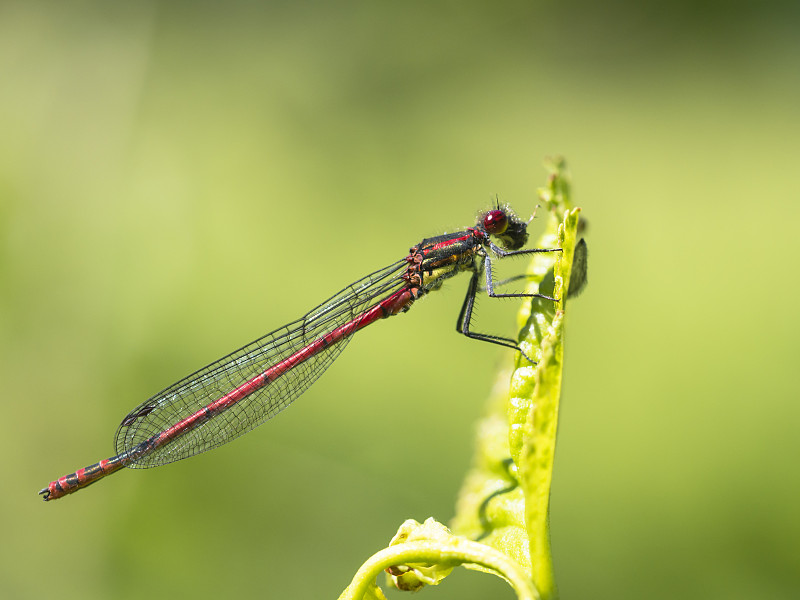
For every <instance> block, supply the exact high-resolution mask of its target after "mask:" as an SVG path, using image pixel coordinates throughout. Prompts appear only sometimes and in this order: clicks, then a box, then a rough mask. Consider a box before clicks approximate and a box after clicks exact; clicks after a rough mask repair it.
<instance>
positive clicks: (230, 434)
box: [39, 203, 561, 500]
mask: <svg viewBox="0 0 800 600" xmlns="http://www.w3.org/2000/svg"><path fill="white" fill-rule="evenodd" d="M532 218H533V217H531V219H532ZM529 223H530V220H528V221H523V220H521V219H519V218H518V217H517V216H516V215H515V214H514V213H513V212H512V211H511V209H510V208H509V207H507V206H501V205H500V204H499V203H497V204H496V206H495V208H493V209H491V210H488V211H486V212H484V213H482V214H481V215H480V216H479V217H478V220H477V223H476V224H475V226H473V227H469V228H467V229H464V230H463V231H457V232H455V233H448V234H444V235H439V236H436V237H431V238H426V239H424V240H422V241H421V242H420V243H418V244H416V245H415V246H413V247H412V248H411V249H410V251H409V253H408V254H407V255H406V256H405V257H403V258H401V259H400V260H398V261H395V262H393V263H391V264H390V265H388V266H386V267H384V268H382V269H379V270H377V271H375V272H374V273H371V274H369V275H367V276H366V277H363V278H362V279H359V280H358V281H356V282H355V283H352V284H350V285H348V286H347V287H345V288H344V289H343V290H341V291H340V292H338V293H337V294H335V295H333V296H331V297H330V298H328V299H327V300H325V301H324V302H323V303H322V304H320V305H319V306H317V307H315V308H312V309H311V310H310V311H309V312H307V313H306V314H305V315H303V316H302V317H300V318H299V319H297V320H296V321H293V322H291V323H289V324H287V325H284V326H283V327H280V328H279V329H276V330H275V331H273V332H271V333H268V334H266V335H265V336H263V337H261V338H259V339H257V340H256V341H254V342H252V343H250V344H248V345H246V346H243V347H242V348H239V349H238V350H236V351H234V352H232V353H231V354H228V355H227V356H224V357H222V358H220V359H219V360H217V361H215V362H213V363H211V364H210V365H207V366H205V367H203V368H202V369H200V370H198V371H195V372H194V373H192V374H191V375H188V376H186V377H184V378H183V379H181V380H180V381H178V382H177V383H174V384H173V385H171V386H169V387H167V388H165V389H163V390H162V391H160V392H159V393H157V394H156V395H154V396H153V397H151V398H149V399H148V400H146V401H145V402H143V403H142V404H140V405H139V406H137V407H136V408H134V409H133V410H132V411H131V412H130V413H129V414H128V415H127V416H126V417H125V418H124V419H123V420H122V423H121V424H120V426H119V429H118V430H117V435H116V456H113V457H112V458H108V459H106V460H101V461H100V462H98V463H96V464H93V465H91V466H88V467H85V468H83V469H79V470H78V471H75V472H74V473H71V474H69V475H65V476H64V477H61V478H59V479H57V480H56V481H52V482H50V484H49V485H48V486H47V487H46V488H44V489H43V490H41V491H40V492H39V494H41V495H42V497H43V499H44V500H55V499H57V498H61V497H62V496H65V495H67V494H71V493H73V492H76V491H78V490H80V489H83V488H85V487H87V486H89V485H91V484H92V483H95V482H97V481H99V480H100V479H102V478H104V477H106V476H107V475H110V474H111V473H114V472H116V471H118V470H120V469H121V468H122V467H131V468H147V467H157V466H161V465H164V464H167V463H170V462H173V461H176V460H180V459H182V458H187V457H189V456H193V455H195V454H199V453H200V452H205V451H206V450H210V449H212V448H215V447H217V446H220V445H222V444H225V443H227V442H229V441H231V440H232V439H234V438H236V437H238V436H240V435H242V434H243V433H246V432H248V431H250V430H251V429H253V428H255V427H256V426H258V425H260V424H261V423H263V422H265V421H267V420H268V419H271V418H272V417H274V416H275V415H276V414H278V413H279V412H280V411H282V410H283V409H284V408H286V407H287V406H288V405H289V404H291V403H292V402H293V401H294V400H295V399H296V398H297V397H298V396H300V395H301V394H302V393H303V392H304V391H305V390H307V389H308V388H309V387H310V386H311V384H312V383H314V381H315V380H316V379H317V378H318V377H319V376H320V375H321V374H322V373H323V372H324V371H325V369H327V368H328V367H329V366H330V364H331V363H332V362H333V361H334V360H335V359H336V358H337V357H338V355H339V354H340V353H341V352H342V350H344V348H345V346H346V345H347V343H348V342H349V341H350V339H351V338H352V337H353V335H354V334H355V333H356V332H358V331H360V330H361V329H363V328H364V327H366V326H367V325H371V324H372V323H375V322H376V321H379V320H380V319H385V318H387V317H391V316H394V315H397V314H400V313H404V312H406V311H408V310H409V309H410V308H411V306H412V305H413V304H414V302H415V301H416V300H418V299H419V298H421V297H422V296H424V295H425V294H427V293H429V292H432V291H434V290H438V289H439V288H440V287H441V286H442V284H443V283H444V282H445V281H446V280H447V279H449V278H450V277H453V276H455V275H457V274H459V273H461V272H467V273H469V274H470V281H469V286H468V287H467V294H466V296H465V298H464V303H463V304H462V306H461V312H460V313H459V316H458V322H457V325H456V329H457V331H458V332H459V333H462V334H464V335H465V336H467V337H469V338H472V339H475V340H480V341H483V342H489V343H492V344H497V345H499V346H505V347H508V348H513V349H515V350H518V351H520V352H521V350H520V348H519V346H518V344H517V342H516V341H515V340H513V339H511V338H506V337H500V336H495V335H488V334H485V333H478V332H475V331H473V330H472V329H471V321H472V312H473V307H474V303H475V296H476V294H477V292H478V291H481V289H479V288H480V283H481V277H482V276H483V277H484V281H485V291H486V292H487V293H488V295H489V296H490V297H492V298H509V297H511V298H518V297H541V298H546V299H548V300H552V301H554V302H555V301H556V300H555V299H554V298H551V297H549V296H545V295H542V294H522V293H511V294H504V293H497V292H496V291H495V285H496V284H495V282H494V280H493V277H492V266H493V261H494V260H495V259H503V258H506V257H509V256H519V255H524V254H534V253H539V252H560V251H561V249H560V248H553V249H540V248H532V249H523V246H524V245H525V243H526V242H527V241H528V232H527V227H528V224H529ZM494 240H497V243H495V241H494ZM526 358H527V357H526ZM529 360H530V359H529ZM531 362H532V361H531Z"/></svg>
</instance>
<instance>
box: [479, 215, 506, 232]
mask: <svg viewBox="0 0 800 600" xmlns="http://www.w3.org/2000/svg"><path fill="white" fill-rule="evenodd" d="M507 227H508V217H507V216H506V213H505V212H503V211H502V210H490V211H489V212H488V213H486V215H484V217H483V228H484V229H485V230H486V233H491V234H492V235H500V234H501V233H504V232H505V230H506V228H507Z"/></svg>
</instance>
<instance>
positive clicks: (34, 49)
mask: <svg viewBox="0 0 800 600" xmlns="http://www.w3.org/2000/svg"><path fill="white" fill-rule="evenodd" d="M799 26H800V10H799V9H798V4H797V3H796V2H784V3H774V2H773V3H765V2H755V1H749V2H748V1H743V2H734V3H730V2H713V1H710V0H705V1H702V2H677V3H669V4H666V3H659V4H656V3H646V4H643V3H637V2H626V1H612V2H602V3H595V2H590V1H588V0H584V1H578V2H567V3H564V2H493V3H489V2H430V3H428V2H402V3H389V2H373V3H357V2H335V3H324V2H316V3H310V2H266V3H258V2H227V3H218V2H197V1H194V2H188V1H182V2H179V1H171V2H147V1H142V2H135V3H114V2H111V3H109V2H74V3H56V2H53V3H37V2H26V3H21V2H19V3H13V2H5V3H3V4H2V5H1V7H0V81H2V91H0V227H1V228H2V229H0V242H1V243H2V246H0V248H1V249H0V381H2V387H3V390H4V393H3V399H2V403H3V404H2V406H3V415H2V417H0V444H2V446H1V447H0V448H2V452H1V453H0V455H1V456H2V461H3V462H2V472H3V484H2V488H3V493H2V494H0V523H2V534H0V538H2V542H0V596H2V597H3V598H34V597H45V596H58V597H61V598H91V599H94V598H114V599H127V598H142V597H148V598H173V597H189V596H191V597H193V598H219V597H226V598H228V597H265V598H298V599H306V598H334V597H336V596H338V594H339V593H340V591H341V590H342V589H343V588H344V587H345V586H346V585H347V584H348V582H349V581H350V579H351V577H352V575H353V574H354V573H355V571H356V570H357V568H358V567H359V566H360V565H361V563H362V561H363V560H365V559H366V558H367V557H368V556H369V555H371V554H372V553H373V552H374V551H376V550H378V549H380V548H382V547H383V546H384V545H385V544H386V543H387V542H388V540H389V539H390V538H391V537H392V535H393V534H394V531H395V530H396V528H397V527H398V526H399V525H400V523H401V522H402V521H403V520H404V519H406V518H409V517H412V518H416V519H418V520H420V521H421V520H423V519H424V518H426V517H428V516H434V517H436V518H438V519H439V520H441V521H447V520H448V519H449V518H450V517H451V516H452V513H453V505H454V501H455V496H456V494H457V491H458V489H459V486H460V483H461V478H462V475H463V473H464V471H465V470H466V468H467V467H468V465H469V463H470V460H471V457H472V448H473V429H474V423H475V421H476V419H477V418H478V417H479V416H480V415H481V414H482V412H483V409H484V403H485V398H486V397H487V395H488V392H489V389H490V387H491V385H492V382H493V378H494V375H495V372H496V368H497V366H498V365H499V364H500V363H501V361H503V360H506V359H507V358H508V355H507V354H504V353H503V352H502V351H500V350H497V351H495V350H494V349H492V348H488V347H485V346H484V345H481V344H477V343H474V342H470V341H467V340H464V339H463V338H461V337H459V336H458V335H457V334H456V333H455V332H454V324H455V320H456V316H457V313H458V309H459V307H460V302H461V300H462V297H463V293H464V289H465V287H466V284H467V281H466V278H465V279H463V280H456V281H453V282H450V284H449V285H448V286H446V289H445V290H444V291H442V292H441V293H438V294H435V295H432V296H431V297H429V298H427V299H425V301H424V302H422V303H420V304H419V305H417V306H415V307H414V309H413V310H412V311H411V312H410V313H409V314H407V315H403V316H401V317H398V318H395V319H390V320H388V321H386V322H383V323H381V324H380V325H379V326H375V327H373V328H369V329H367V330H365V331H364V332H363V333H361V334H359V336H358V338H359V339H357V340H355V341H354V342H353V343H352V344H351V345H350V347H349V348H348V350H347V352H346V353H345V354H344V355H343V356H342V357H341V359H340V360H339V361H338V362H337V364H336V365H335V367H334V368H332V369H331V370H330V371H329V372H328V373H327V374H326V375H325V377H323V378H322V379H321V380H320V381H319V383H317V385H315V386H314V387H313V388H312V389H311V390H310V391H309V392H308V393H306V395H305V396H304V397H303V398H302V399H301V400H300V401H298V402H297V403H296V404H295V405H294V406H293V407H292V408H291V409H290V410H288V411H287V412H286V413H285V414H283V415H282V416H281V417H280V418H279V419H276V420H274V421H273V422H271V423H269V424H268V425H265V426H264V427H262V428H260V429H258V430H257V431H255V432H253V433H251V434H250V435H247V436H245V437H243V438H241V439H239V440H237V441H236V442H235V443H232V444H229V445H227V446H225V447H223V448H221V449H219V450H216V451H214V452H210V453H206V454H204V455H200V456H198V457H195V458H193V459H192V460H188V461H182V462H179V463H175V464H172V465H169V466H166V467H163V468H161V469H154V470H149V471H135V472H134V471H127V472H125V473H124V474H119V475H115V476H114V477H112V478H110V479H108V480H107V481H104V482H103V483H102V484H99V485H97V486H96V487H93V488H92V489H91V490H89V491H83V492H81V493H80V494H78V495H75V496H72V497H68V498H65V499H63V500H60V501H58V502H55V503H50V504H44V503H42V502H41V500H40V499H39V498H38V497H37V496H36V492H37V491H38V490H39V489H40V488H41V487H43V486H45V485H46V484H47V483H48V482H49V481H50V480H52V479H54V478H56V477H59V476H61V475H64V474H66V473H68V472H70V471H72V470H74V469H76V468H79V467H82V466H85V465H88V464H90V463H93V462H95V461H97V460H99V459H101V458H106V457H108V456H110V455H111V454H112V453H113V444H112V440H113V435H114V432H115V430H116V425H117V424H118V423H119V421H120V420H121V418H122V417H123V416H124V415H125V414H126V413H127V412H128V411H129V410H130V409H132V408H133V407H134V406H136V405H137V404H138V403H139V402H141V401H142V400H143V399H145V398H147V397H148V396H150V395H151V394H152V393H154V392H156V391H158V390H159V389H161V388H162V387H164V386H165V385H167V384H169V383H172V382H173V381H174V380H176V379H178V378H180V377H182V376H183V375H185V374H186V373H188V372H190V371H192V370H194V369H195V368H197V367H199V366H201V365H203V364H205V363H207V362H209V361H211V360H213V359H216V358H218V357H219V356H221V355H223V354H225V353H226V352H228V351H230V350H232V349H233V348H235V347H238V346H239V345H241V344H243V343H246V342H249V341H251V340H252V339H254V338H256V337H258V336H260V335H261V334H263V333H265V332H267V331H269V330H271V329H273V328H275V327H278V326H280V325H282V324H283V323H284V322H287V321H289V320H291V319H293V318H295V317H297V316H299V315H300V314H302V313H303V312H305V311H306V310H307V309H308V308H310V307H311V306H314V305H315V304H317V303H318V302H320V301H322V300H323V299H324V298H326V297H327V296H328V295H330V294H331V293H333V292H335V291H337V290H338V289H339V288H341V287H343V286H344V285H346V284H348V283H350V282H351V281H352V280H355V279H357V278H358V277H360V276H362V275H363V274H366V273H368V272H370V271H372V270H374V269H377V268H379V267H381V266H383V265H384V264H386V263H389V262H391V261H393V260H395V259H397V258H399V257H402V256H403V255H404V254H405V253H406V251H407V249H408V247H409V246H411V245H412V244H414V243H416V242H417V241H419V240H420V239H422V238H423V237H425V236H429V235H434V234H437V233H441V232H443V231H448V230H450V231H452V230H453V229H454V228H456V227H461V226H464V225H470V224H472V222H473V219H474V214H475V212H476V211H477V210H479V209H481V208H484V207H485V206H487V205H488V204H489V202H490V199H491V198H493V197H494V194H495V193H497V194H499V195H500V199H501V200H503V201H507V202H510V203H511V204H512V205H513V206H515V207H516V208H517V210H518V212H520V213H527V212H529V211H530V209H531V208H532V206H533V204H534V203H535V200H536V194H535V190H536V188H537V187H539V186H540V185H542V184H543V182H544V177H545V172H544V170H543V169H542V167H541V163H542V159H543V158H544V157H545V156H547V155H552V154H557V153H560V154H563V155H565V156H566V157H567V159H568V161H569V166H570V168H571V172H572V175H573V182H574V197H575V201H576V203H577V204H578V205H579V206H582V207H583V209H584V215H585V217H586V218H587V219H588V221H589V224H590V230H589V233H588V236H587V237H588V242H589V249H590V274H589V278H590V283H589V288H588V289H587V291H586V292H585V293H584V294H583V296H581V297H580V298H579V299H578V301H576V302H574V303H573V304H572V305H571V308H572V310H571V315H570V322H569V331H568V339H567V365H566V380H565V388H564V396H563V400H562V406H563V410H562V415H561V429H560V437H559V447H558V454H557V457H556V472H555V482H554V490H553V500H552V506H553V512H552V535H553V549H554V553H555V568H556V575H557V580H558V583H559V585H560V590H561V594H562V597H564V598H570V599H575V598H637V599H638V598H649V599H658V598H676V597H677V598H706V599H707V598H726V599H731V598H796V597H797V593H798V592H797V590H798V588H800V484H799V483H798V480H799V478H798V467H797V459H798V456H799V455H800V441H798V437H799V436H798V422H800V408H798V402H797V399H798V393H797V385H796V379H797V378H796V376H795V375H796V373H797V359H798V351H797V344H796V340H797V338H798V334H799V333H800V326H799V323H800V320H799V319H798V317H797V312H796V309H795V304H796V302H795V298H796V297H797V294H798V291H799V290H798V280H797V277H796V273H795V270H796V264H797V257H798V251H799V250H800V247H798V246H799V245H798V242H797V238H798V236H797V233H796V228H797V225H796V224H797V220H798V216H800V208H799V207H798V199H800V177H798V171H799V169H798V160H799V159H800V112H799V111H798V107H799V106H800V35H798V32H800V29H799ZM540 223H541V222H540ZM540 226H541V224H540ZM534 233H536V232H535V231H534ZM517 264H518V265H523V263H521V262H520V263H517ZM506 269H508V267H507V266H506ZM506 272H507V273H508V274H513V272H515V271H514V267H513V266H512V267H511V271H510V272H508V271H506ZM516 308H517V304H516V302H510V301H509V302H505V303H504V302H487V301H484V302H483V303H482V304H481V307H480V309H481V310H480V315H479V318H480V323H483V324H485V328H486V329H487V330H490V331H497V332H506V333H513V331H512V329H511V328H512V327H513V322H514V313H515V311H516ZM422 593H423V594H424V595H425V597H430V598H439V599H445V598H460V599H472V598H475V599H478V598H512V597H513V593H512V591H511V590H510V589H509V588H508V587H507V586H506V585H505V584H504V582H502V581H501V580H499V579H496V578H492V577H489V576H485V575H480V574H477V573H472V572H465V571H463V570H460V571H458V572H456V573H455V574H454V575H453V576H452V577H451V578H449V579H448V580H447V581H446V582H445V583H444V584H443V585H441V586H439V587H438V588H432V589H428V590H425V591H424V592H422ZM392 596H393V597H395V598H396V597H399V596H400V594H399V593H398V592H394V593H393V594H392Z"/></svg>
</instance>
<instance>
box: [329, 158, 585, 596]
mask: <svg viewBox="0 0 800 600" xmlns="http://www.w3.org/2000/svg"><path fill="white" fill-rule="evenodd" d="M547 167H548V169H549V171H550V175H549V178H548V182H547V186H546V187H545V188H543V189H541V190H540V191H539V194H540V197H541V200H542V204H543V205H544V207H545V208H546V210H547V212H548V215H549V217H548V218H549V221H548V225H547V229H546V231H545V233H544V235H543V236H542V238H541V239H540V240H539V242H538V244H537V247H541V248H550V247H559V248H562V252H560V253H543V254H535V255H534V258H533V260H532V261H531V263H530V265H529V268H528V271H527V277H528V279H529V284H528V287H527V290H526V291H527V292H528V293H541V294H546V295H553V297H555V298H557V299H559V301H558V303H553V302H552V301H550V300H546V299H543V298H532V299H527V298H526V299H525V301H524V302H523V305H522V308H521V309H520V312H519V324H520V330H521V331H520V342H519V343H520V347H521V348H522V349H523V351H524V352H525V354H527V355H528V356H530V357H532V358H534V359H535V360H536V361H537V364H536V365H531V364H530V363H529V362H528V361H527V360H526V359H525V358H524V357H523V356H521V355H520V354H519V353H517V355H516V358H515V363H514V367H513V369H512V370H510V371H509V370H504V371H503V372H502V373H500V375H499V376H498V380H497V385H496V386H495V391H494V392H493V394H492V396H491V399H490V402H489V410H488V414H487V415H486V416H485V417H484V419H483V420H482V421H481V423H480V424H479V428H478V440H477V452H476V457H475V461H474V465H473V467H472V468H471V470H470V471H469V472H468V473H467V476H466V479H465V482H464V485H463V487H462V490H461V493H460V496H459V498H458V503H457V509H456V515H455V518H454V519H453V523H452V528H453V533H451V532H450V531H449V530H448V529H447V528H446V527H444V526H443V525H441V524H440V523H438V522H436V521H435V520H434V519H432V518H430V519H428V520H427V521H425V523H424V524H420V523H417V522H416V521H406V522H405V523H404V524H403V525H402V526H401V528H400V530H399V531H398V534H397V535H396V536H395V538H394V539H393V540H392V542H391V543H390V545H389V547H387V548H386V549H384V550H382V551H380V552H378V553H377V554H375V555H374V556H373V557H372V558H370V559H369V560H368V561H367V562H366V563H365V564H364V566H363V567H362V568H361V569H360V570H359V571H358V573H357V574H356V576H355V578H354V579H353V582H352V583H351V585H350V586H349V587H348V588H347V590H345V592H344V593H343V594H342V596H341V598H343V599H344V598H347V599H360V598H372V599H380V598H384V596H383V593H382V592H381V591H380V589H379V588H378V587H377V585H376V584H375V577H376V576H377V575H378V574H379V573H380V571H382V570H386V571H387V573H388V574H389V577H390V583H391V584H392V585H394V586H395V587H397V588H398V589H403V590H410V591H415V590H418V589H420V588H422V587H423V586H425V585H437V584H438V583H439V582H441V581H442V579H444V578H445V577H446V576H447V575H448V574H449V573H450V572H451V571H452V569H453V567H455V566H459V565H461V566H465V567H467V568H470V569H475V570H479V571H484V572H487V573H493V574H495V575H498V576H500V577H503V578H504V579H505V580H506V581H508V582H509V584H510V585H511V586H512V587H513V588H514V589H515V591H516V593H517V595H518V597H519V598H525V599H527V598H545V599H552V598H555V597H557V589H556V585H555V579H554V576H553V565H552V557H551V552H550V531H549V511H550V486H551V482H552V473H553V456H554V452H555V441H556V432H557V426H558V402H559V397H560V394H561V378H562V371H563V364H564V361H563V359H564V319H565V315H566V304H567V297H568V295H569V284H570V282H571V281H572V280H571V271H572V266H573V256H574V253H575V247H576V243H577V233H578V215H579V212H580V209H578V208H572V207H571V205H570V198H569V185H568V181H567V179H566V177H565V174H564V168H565V165H564V161H563V160H561V159H556V160H553V161H550V162H548V163H547ZM575 281H576V282H581V284H582V280H581V279H580V278H576V279H575ZM576 285H577V284H576Z"/></svg>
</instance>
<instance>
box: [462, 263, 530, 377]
mask: <svg viewBox="0 0 800 600" xmlns="http://www.w3.org/2000/svg"><path fill="white" fill-rule="evenodd" d="M478 277H479V276H478V272H477V271H473V272H472V277H471V278H470V280H469V287H468V288H467V295H466V296H465V297H464V304H462V305H461V312H460V313H459V315H458V323H456V331H458V333H462V334H464V335H465V336H467V337H468V338H471V339H473V340H479V341H481V342H489V343H490V344H497V345H498V346H505V347H506V348H511V349H513V350H517V351H519V352H520V353H521V354H522V356H524V357H525V358H526V359H527V360H528V361H530V362H532V363H533V364H536V362H535V361H533V360H531V359H530V358H529V357H528V356H527V355H526V354H525V353H524V352H522V349H521V348H520V347H519V344H517V343H516V342H515V341H514V340H512V339H511V338H505V337H500V336H497V335H488V334H486V333H477V332H474V331H470V321H472V308H473V306H474V305H475V293H476V292H477V291H478Z"/></svg>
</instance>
